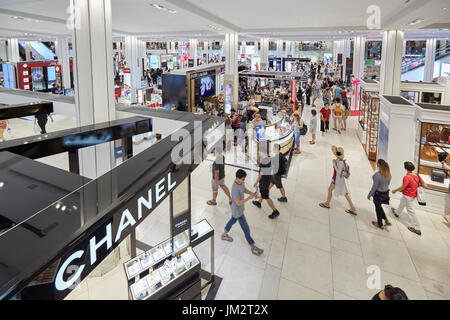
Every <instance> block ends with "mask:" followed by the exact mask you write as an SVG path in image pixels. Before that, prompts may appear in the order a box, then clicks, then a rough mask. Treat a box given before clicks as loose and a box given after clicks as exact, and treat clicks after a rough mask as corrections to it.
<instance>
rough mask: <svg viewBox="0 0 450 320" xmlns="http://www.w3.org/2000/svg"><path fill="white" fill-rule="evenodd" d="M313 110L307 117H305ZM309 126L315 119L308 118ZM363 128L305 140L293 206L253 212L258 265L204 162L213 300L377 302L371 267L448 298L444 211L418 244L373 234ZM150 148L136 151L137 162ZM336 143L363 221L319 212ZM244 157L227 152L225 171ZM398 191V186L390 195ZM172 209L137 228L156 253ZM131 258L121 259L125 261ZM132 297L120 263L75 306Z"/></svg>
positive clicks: (413, 294)
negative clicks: (224, 236)
mask: <svg viewBox="0 0 450 320" xmlns="http://www.w3.org/2000/svg"><path fill="white" fill-rule="evenodd" d="M309 109H310V108H308V107H307V108H306V109H305V111H304V112H305V115H308V114H309ZM61 117H62V116H56V117H55V122H54V123H53V124H51V123H50V124H49V126H48V128H49V131H53V130H58V129H64V128H69V127H73V124H72V122H71V121H72V120H71V119H69V118H61ZM305 118H306V120H308V116H306V117H305ZM21 121H24V120H21ZM356 126H357V122H356V119H352V120H351V121H349V125H348V130H347V131H346V132H342V134H341V135H339V134H337V133H336V132H330V134H328V135H327V136H325V137H321V136H320V135H319V136H318V138H317V143H316V144H315V145H310V144H309V143H308V141H309V135H307V136H306V137H302V154H301V155H296V156H295V157H294V159H293V161H292V163H291V168H290V172H289V177H288V179H287V180H285V181H284V184H285V188H286V192H287V197H288V202H287V203H279V202H277V201H276V200H275V205H276V206H277V208H278V209H279V211H280V213H281V215H280V216H279V217H278V219H276V220H274V221H273V220H270V219H268V218H267V215H269V214H270V209H269V207H268V206H267V204H265V203H263V206H262V209H258V208H256V207H254V206H253V205H252V204H251V203H247V204H246V210H245V214H246V217H247V220H248V223H249V225H250V229H251V233H252V236H253V238H254V239H255V241H256V244H257V245H258V246H259V247H261V248H263V249H264V253H263V254H262V255H261V256H259V257H257V256H254V255H252V254H251V252H250V250H249V246H248V245H247V243H246V241H245V237H244V234H243V232H242V230H241V229H240V226H239V224H236V225H235V226H234V227H233V229H232V230H231V232H230V235H231V236H232V237H233V238H234V242H232V243H228V242H224V241H222V240H221V239H220V234H221V232H222V230H223V228H224V226H225V224H226V222H227V221H228V219H229V218H230V216H231V210H230V207H229V204H228V200H227V198H226V197H225V195H224V194H223V193H222V192H221V191H220V192H219V197H218V205H217V206H208V205H207V204H206V201H207V200H208V199H210V197H211V190H210V178H211V176H210V175H211V173H210V162H209V161H204V162H203V163H202V164H201V165H200V166H199V167H198V168H197V169H196V170H195V171H194V173H193V175H192V207H193V220H194V221H200V220H201V219H204V218H206V219H207V220H208V221H209V222H210V223H211V225H212V226H213V227H214V228H215V230H216V235H215V273H216V274H217V275H219V276H220V277H222V278H223V281H222V284H221V286H220V288H219V290H218V293H217V296H216V299H370V298H371V297H372V296H373V295H374V294H375V293H376V292H377V291H378V290H379V289H377V288H369V287H368V280H370V279H372V278H369V277H370V276H371V275H372V273H368V267H369V266H376V267H377V268H379V270H380V283H379V284H380V285H381V286H383V285H384V284H388V283H390V284H392V285H394V286H399V287H401V288H402V289H403V290H404V291H405V292H406V293H407V295H408V296H409V297H410V298H411V299H450V228H449V227H448V226H447V225H446V224H445V222H444V219H443V217H442V214H443V212H436V210H433V211H429V210H428V209H427V207H425V208H419V207H417V208H416V210H417V213H418V217H419V221H420V224H421V229H422V232H423V234H422V236H421V237H419V236H417V235H415V234H413V233H411V232H409V231H408V230H407V226H408V217H407V215H406V214H404V215H402V216H401V217H400V219H396V218H394V217H393V216H392V214H391V213H390V212H388V213H387V214H388V216H389V218H390V220H391V222H392V226H391V227H388V228H387V230H384V231H382V230H378V229H376V228H374V227H373V226H372V224H371V221H372V220H374V218H375V213H374V208H373V204H372V202H370V201H368V200H367V193H368V190H369V188H370V186H371V175H372V174H373V169H372V167H371V166H370V163H369V161H368V160H367V157H366V155H365V153H364V150H363V148H362V146H361V144H360V143H359V140H358V138H357V135H356ZM12 128H13V131H12V134H13V135H14V137H21V136H27V135H31V134H33V133H32V126H30V125H29V124H28V123H25V122H24V123H21V122H19V120H16V121H13V122H12ZM7 138H8V136H7ZM152 143H153V142H152V141H144V142H142V143H141V144H139V145H136V146H135V147H134V148H135V153H137V152H139V151H141V150H143V149H144V148H147V147H148V146H150V145H151V144H152ZM333 144H335V145H339V146H342V147H344V149H345V155H346V159H347V161H348V163H349V164H350V166H351V172H352V175H351V178H350V180H349V181H348V186H349V190H350V193H351V197H352V199H353V201H354V203H355V206H356V208H357V212H358V215H357V216H356V217H354V216H351V215H348V214H347V213H345V212H344V210H345V209H346V207H347V203H346V201H345V198H343V197H342V198H337V199H333V201H332V208H331V209H329V210H328V209H323V208H320V207H319V206H318V203H319V202H321V201H324V200H325V198H326V191H327V188H328V185H329V182H330V179H331V175H332V168H331V160H332V158H333V155H332V153H331V151H330V147H331V145H333ZM238 153H239V152H238ZM241 158H242V157H241ZM241 158H239V156H237V157H236V158H234V156H233V154H232V153H230V154H228V155H227V162H228V163H233V162H235V161H236V160H235V159H237V160H238V161H240V160H242V159H241ZM64 161H66V160H65V159H64V158H59V159H58V158H57V157H56V158H52V159H51V160H48V159H47V160H46V159H44V160H43V162H48V163H49V164H52V165H58V166H60V167H64V166H65V164H61V163H59V162H64ZM236 170H237V168H236V167H233V166H227V167H226V174H227V176H226V184H227V185H228V186H230V187H231V184H232V182H233V176H234V173H235V171H236ZM248 174H249V176H248V178H247V186H248V187H249V188H250V189H251V188H253V187H252V184H253V181H255V179H256V173H255V172H253V171H251V170H248ZM398 183H399V182H395V181H394V182H393V187H394V186H395V187H396V186H397V184H398ZM271 197H272V199H276V198H278V197H279V192H278V190H276V189H272V190H271ZM441 200H442V199H441ZM398 202H399V198H398V197H394V198H393V200H392V204H393V205H394V206H396V205H398ZM167 205H168V204H167V203H165V204H163V205H162V206H161V207H160V208H158V210H157V212H156V213H155V214H154V215H151V216H150V217H149V219H147V220H146V221H145V222H143V224H142V225H140V226H139V228H138V229H137V238H138V239H140V240H142V241H143V242H146V243H148V244H150V245H154V244H156V243H159V242H161V241H163V240H165V239H166V238H167V237H168V236H169V234H168V230H169V229H168V227H169V217H168V213H167V210H164V208H165V207H167ZM166 209H167V208H166ZM196 252H197V254H198V256H199V257H200V259H201V261H202V264H203V265H204V267H205V268H206V269H209V268H210V265H211V264H210V247H209V243H205V244H202V245H201V246H199V247H197V248H196ZM126 258H127V257H126V256H123V255H121V256H120V260H121V261H122V262H123V261H125V260H126ZM106 280H108V281H106ZM369 282H370V281H369ZM370 283H372V282H370ZM375 283H376V282H375ZM126 288H127V285H126V280H125V275H124V271H123V267H122V264H119V265H118V266H117V267H116V268H114V269H112V270H111V271H110V272H108V273H107V274H106V275H104V276H102V277H91V278H89V279H88V280H87V281H84V282H83V283H82V284H81V285H80V288H79V289H77V290H74V292H72V294H71V295H70V296H69V297H68V298H70V299H127V298H128V293H127V290H126ZM205 294H206V291H205V292H204V295H205Z"/></svg>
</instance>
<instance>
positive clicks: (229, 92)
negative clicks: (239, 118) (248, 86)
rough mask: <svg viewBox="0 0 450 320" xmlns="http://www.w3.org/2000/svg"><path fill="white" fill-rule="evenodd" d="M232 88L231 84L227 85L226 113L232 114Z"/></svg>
mask: <svg viewBox="0 0 450 320" xmlns="http://www.w3.org/2000/svg"><path fill="white" fill-rule="evenodd" d="M232 99H233V98H232V88H231V84H227V85H226V86H225V113H226V114H231V104H232Z"/></svg>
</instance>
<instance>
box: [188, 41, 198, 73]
mask: <svg viewBox="0 0 450 320" xmlns="http://www.w3.org/2000/svg"><path fill="white" fill-rule="evenodd" d="M189 55H190V56H191V59H194V67H195V66H197V39H191V40H189Z"/></svg>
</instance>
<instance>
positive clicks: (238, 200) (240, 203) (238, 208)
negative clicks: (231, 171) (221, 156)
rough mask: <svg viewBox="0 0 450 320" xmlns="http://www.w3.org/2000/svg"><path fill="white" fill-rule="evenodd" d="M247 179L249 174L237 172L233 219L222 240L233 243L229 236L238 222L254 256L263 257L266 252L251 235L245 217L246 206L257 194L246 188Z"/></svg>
mask: <svg viewBox="0 0 450 320" xmlns="http://www.w3.org/2000/svg"><path fill="white" fill-rule="evenodd" d="M246 177H247V173H246V172H245V171H244V170H242V169H239V170H238V171H236V179H235V180H234V183H233V186H232V187H231V198H232V201H233V203H232V204H231V215H232V216H231V219H230V220H229V221H228V223H227V225H226V226H225V230H224V233H223V234H222V240H225V241H229V242H232V241H233V238H232V237H230V236H229V235H228V233H229V232H230V230H231V228H232V227H233V225H234V224H235V223H236V221H239V224H240V225H241V228H242V231H243V232H244V235H245V239H246V240H247V242H248V244H249V245H250V249H251V251H252V253H253V254H254V255H257V256H259V255H261V254H262V253H263V252H264V250H263V249H260V248H258V247H257V246H256V245H255V241H254V240H253V239H252V237H251V235H250V227H249V226H248V223H247V219H245V215H244V204H245V203H246V202H247V201H249V200H251V199H253V198H254V197H255V194H254V193H253V192H251V191H250V190H248V189H247V188H246V187H245V178H246ZM245 193H246V194H249V196H248V197H247V198H244V194H245Z"/></svg>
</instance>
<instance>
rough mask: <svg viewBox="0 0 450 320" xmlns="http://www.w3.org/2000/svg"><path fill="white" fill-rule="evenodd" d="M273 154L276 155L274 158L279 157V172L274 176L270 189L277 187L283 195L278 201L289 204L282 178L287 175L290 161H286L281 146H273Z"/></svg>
mask: <svg viewBox="0 0 450 320" xmlns="http://www.w3.org/2000/svg"><path fill="white" fill-rule="evenodd" d="M273 152H274V153H275V156H274V158H276V157H278V171H277V172H276V173H275V174H274V175H273V176H272V182H271V184H270V186H269V189H271V188H272V187H273V186H274V185H275V186H276V187H277V189H278V190H280V193H281V198H278V201H280V202H287V198H286V191H285V190H284V187H283V183H282V182H281V178H282V177H283V176H284V175H285V174H286V173H287V169H288V161H287V159H286V156H285V155H283V154H282V153H281V152H280V145H279V144H275V145H274V146H273Z"/></svg>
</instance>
